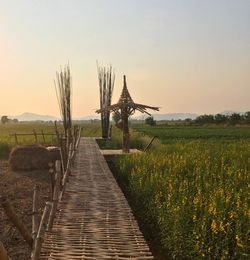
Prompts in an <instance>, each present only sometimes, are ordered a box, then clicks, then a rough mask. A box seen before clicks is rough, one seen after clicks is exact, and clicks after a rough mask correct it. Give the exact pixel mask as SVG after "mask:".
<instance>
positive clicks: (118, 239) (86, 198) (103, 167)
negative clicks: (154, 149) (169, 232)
mask: <svg viewBox="0 0 250 260" xmlns="http://www.w3.org/2000/svg"><path fill="white" fill-rule="evenodd" d="M40 259H51V260H52V259H58V260H59V259H97V260H98V259H153V256H152V254H151V252H150V250H149V248H148V245H147V243H146V242H145V240H144V237H143V235H142V233H141V231H140V230H139V227H138V224H137V222H136V220H135V218H134V216H133V213H132V211H131V209H130V207H129V205H128V203H127V200H126V198H125V197H124V195H123V193H122V191H121V190H120V188H119V186H118V185H117V183H116V181H115V179H114V177H113V175H112V173H111V171H110V170H109V167H108V165H107V163H106V161H105V159H104V157H103V155H102V154H101V152H100V150H99V147H98V145H97V143H96V141H95V139H94V138H81V141H80V145H79V148H78V151H77V154H76V160H75V164H74V168H73V170H72V175H71V176H70V177H69V182H68V183H67V186H66V191H65V194H64V196H63V199H62V201H61V202H60V203H59V205H58V212H57V214H56V219H55V222H54V226H53V230H52V232H50V233H49V232H47V233H46V235H45V240H44V243H43V247H42V252H41V256H40Z"/></svg>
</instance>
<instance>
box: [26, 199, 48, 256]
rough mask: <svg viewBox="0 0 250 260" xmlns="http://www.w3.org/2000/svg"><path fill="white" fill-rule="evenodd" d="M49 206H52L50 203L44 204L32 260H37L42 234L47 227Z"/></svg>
mask: <svg viewBox="0 0 250 260" xmlns="http://www.w3.org/2000/svg"><path fill="white" fill-rule="evenodd" d="M51 204H52V203H51V202H46V204H45V208H44V211H43V215H42V218H41V221H40V225H39V228H38V232H37V237H36V240H35V246H34V250H33V251H32V254H31V259H32V260H38V259H39V256H40V252H41V247H42V242H43V236H44V233H45V230H46V227H47V223H48V218H49V214H50V210H51Z"/></svg>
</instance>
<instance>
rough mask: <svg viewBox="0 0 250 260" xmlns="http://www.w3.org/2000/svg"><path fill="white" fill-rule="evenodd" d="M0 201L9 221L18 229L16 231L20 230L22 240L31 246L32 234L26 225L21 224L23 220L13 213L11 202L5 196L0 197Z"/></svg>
mask: <svg viewBox="0 0 250 260" xmlns="http://www.w3.org/2000/svg"><path fill="white" fill-rule="evenodd" d="M0 201H1V204H2V207H3V209H4V211H5V213H6V215H7V216H8V217H9V219H10V221H11V222H12V223H13V224H14V225H15V227H16V228H17V229H18V231H19V232H20V234H21V235H22V237H23V238H24V240H25V241H26V242H27V243H28V245H29V246H30V247H32V243H33V239H32V236H31V234H30V232H29V230H28V229H27V227H26V226H25V225H24V224H23V222H22V221H21V220H20V219H19V217H18V216H17V214H16V213H15V210H14V208H13V206H12V205H11V203H10V202H9V201H8V200H7V198H5V197H0Z"/></svg>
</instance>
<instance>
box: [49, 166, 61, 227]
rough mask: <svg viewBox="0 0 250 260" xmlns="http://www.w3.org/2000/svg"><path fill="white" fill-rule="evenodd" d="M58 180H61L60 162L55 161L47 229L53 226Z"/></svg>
mask: <svg viewBox="0 0 250 260" xmlns="http://www.w3.org/2000/svg"><path fill="white" fill-rule="evenodd" d="M60 181H61V162H60V161H56V184H55V189H54V193H53V200H52V208H51V212H50V216H49V222H48V230H49V231H50V230H51V229H52V227H53V223H54V218H55V215H56V210H57V205H58V199H59V194H60Z"/></svg>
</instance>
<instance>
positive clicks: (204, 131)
mask: <svg viewBox="0 0 250 260" xmlns="http://www.w3.org/2000/svg"><path fill="white" fill-rule="evenodd" d="M133 129H134V130H135V131H138V132H140V133H142V134H146V135H150V136H157V137H158V138H159V139H160V140H161V142H163V143H169V142H172V141H174V142H175V141H176V140H197V139H199V140H201V139H205V140H208V139H216V140H239V139H248V140H250V127H233V126H228V127H221V126H161V125H158V126H154V127H152V126H147V125H144V126H141V125H133Z"/></svg>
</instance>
